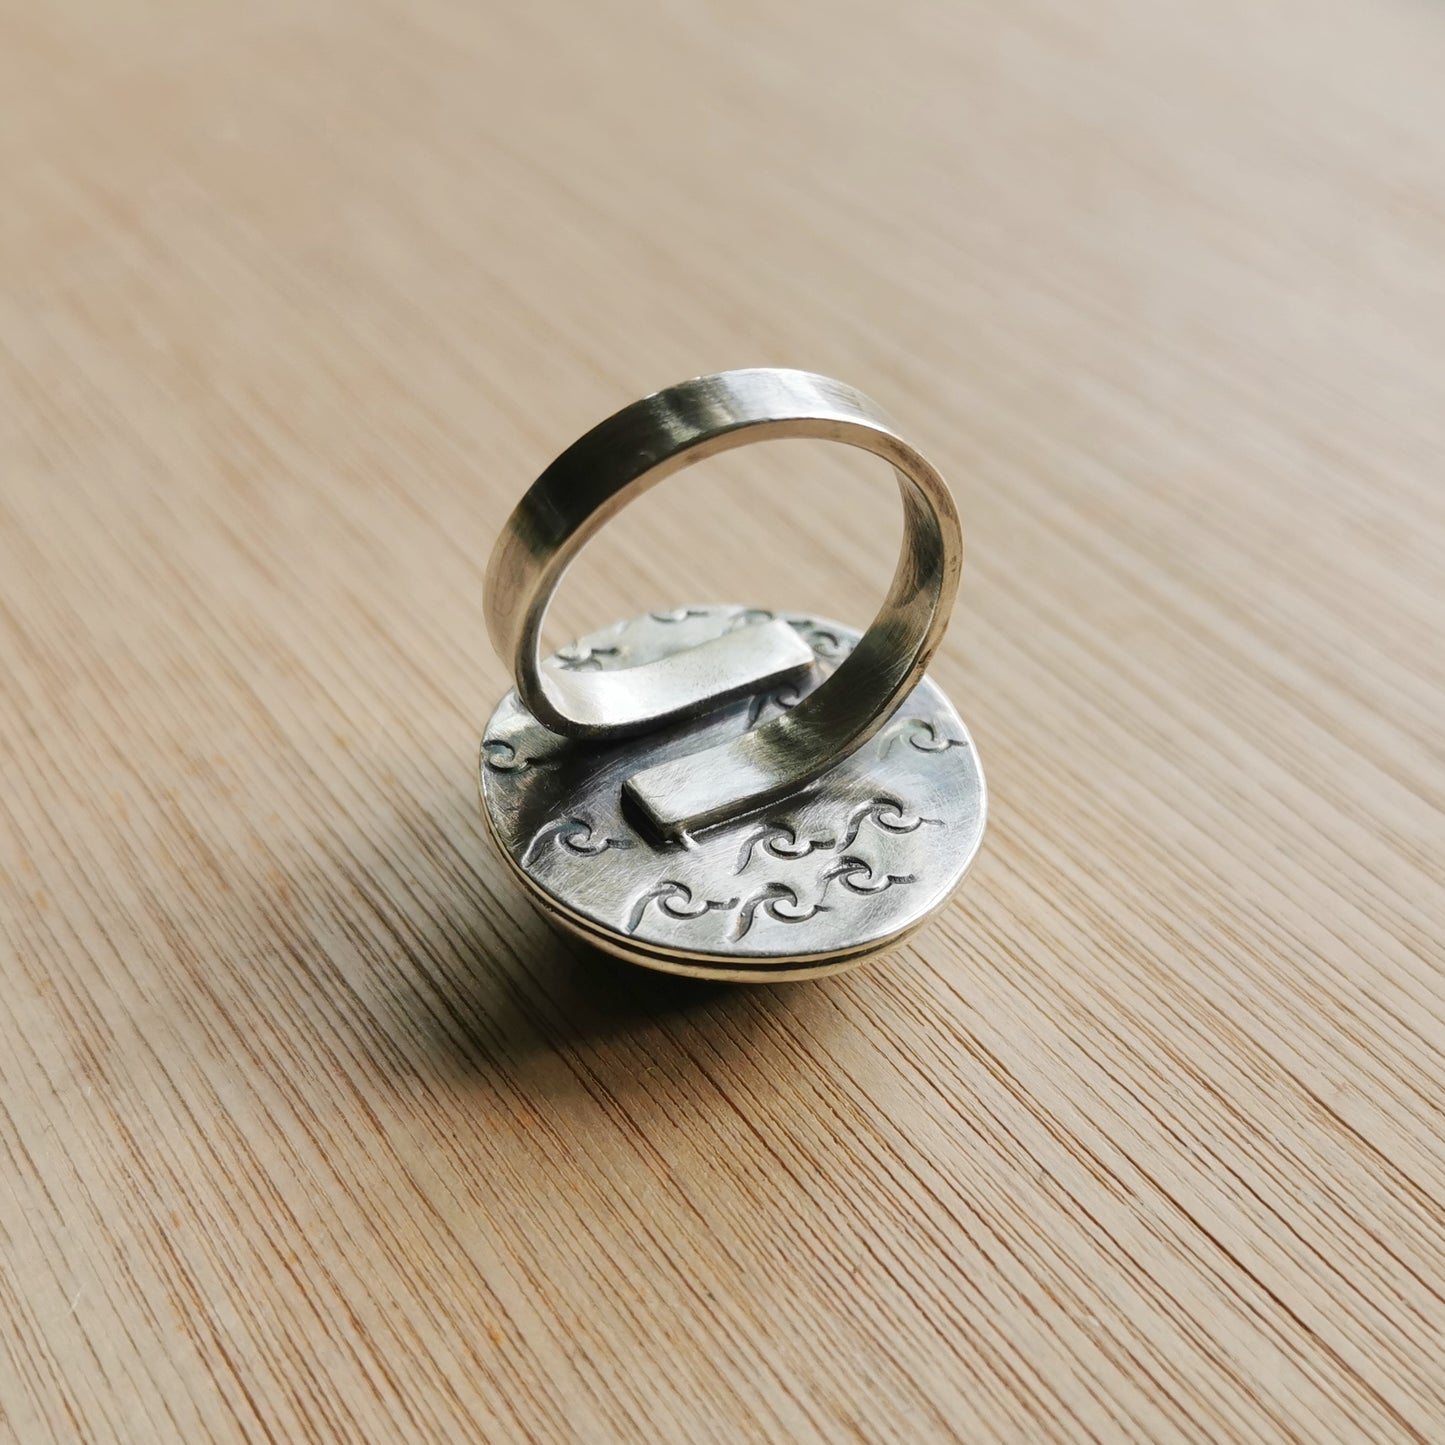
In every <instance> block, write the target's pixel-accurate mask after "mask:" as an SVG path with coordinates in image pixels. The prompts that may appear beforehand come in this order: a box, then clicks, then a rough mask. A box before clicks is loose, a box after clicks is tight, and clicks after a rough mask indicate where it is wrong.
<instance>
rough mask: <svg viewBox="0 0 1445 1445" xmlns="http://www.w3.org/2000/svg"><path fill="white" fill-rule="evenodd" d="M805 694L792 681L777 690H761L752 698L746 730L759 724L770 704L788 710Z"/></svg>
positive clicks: (782, 710) (795, 705)
mask: <svg viewBox="0 0 1445 1445" xmlns="http://www.w3.org/2000/svg"><path fill="white" fill-rule="evenodd" d="M802 700H803V694H802V693H801V692H799V691H798V689H797V688H796V687H794V686H793V685H792V684H791V683H788V684H786V685H785V686H783V687H780V688H778V689H777V690H776V691H775V692H760V693H758V694H756V695H755V696H754V698H753V700H752V704H751V705H750V706H749V708H748V720H747V725H746V730H747V731H751V730H752V729H753V728H755V727H756V726H757V725H758V720H759V719H760V718H761V717H762V715H763V714H764V713H765V712H766V711H767V710H768V708H769V706H772V707H775V708H777V709H778V710H779V711H780V712H787V710H788V709H789V708H792V707H797V705H798V704H799V703H800V702H802Z"/></svg>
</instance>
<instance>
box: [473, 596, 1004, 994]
mask: <svg viewBox="0 0 1445 1445" xmlns="http://www.w3.org/2000/svg"><path fill="white" fill-rule="evenodd" d="M774 615H776V616H778V617H780V618H782V620H783V621H785V622H787V623H789V624H790V625H791V626H792V627H793V628H794V629H795V630H796V631H797V632H798V633H799V634H800V635H801V636H802V637H803V638H804V640H805V641H806V642H807V643H808V644H809V646H810V647H811V648H812V650H813V654H814V657H815V659H816V664H815V666H814V667H813V669H812V672H811V673H810V674H809V675H808V676H806V677H804V678H803V679H802V680H801V681H799V682H797V683H793V684H785V685H783V686H781V687H779V688H778V689H777V690H775V691H774V692H771V693H769V694H766V695H761V696H758V697H753V698H744V699H742V700H740V701H736V702H733V703H729V704H726V705H724V706H722V707H720V708H719V709H718V710H717V711H715V712H711V713H709V714H708V715H707V716H706V717H704V718H700V719H696V720H693V721H689V722H685V723H680V724H677V725H675V726H672V727H667V728H662V729H659V730H658V731H656V732H652V733H648V734H646V735H645V736H642V737H633V738H628V739H626V740H623V741H620V742H615V743H607V744H598V743H596V742H586V741H575V740H573V739H569V738H563V737H559V736H558V735H557V734H555V733H552V732H549V731H548V730H547V729H546V728H544V727H542V725H541V724H540V723H538V722H537V721H536V719H535V718H533V717H532V715H531V714H530V713H529V712H528V711H527V710H526V709H525V708H524V707H523V706H522V704H521V703H520V702H519V701H518V699H517V695H516V693H515V692H510V693H508V694H507V696H506V697H505V698H503V699H502V702H501V704H500V705H499V706H498V708H497V710H496V712H495V713H493V714H492V718H491V721H490V722H489V723H488V725H487V731H486V735H485V737H484V739H483V742H482V755H481V787H482V805H483V811H484V813H485V814H486V818H487V822H488V824H489V825H490V828H491V832H492V836H493V837H494V839H495V840H496V842H497V845H498V847H499V848H500V850H501V852H502V855H503V857H504V858H506V860H507V861H508V862H509V863H510V864H511V865H512V867H513V869H514V870H515V871H516V872H517V874H518V875H519V876H520V877H521V879H522V881H523V882H524V883H525V884H526V885H527V887H528V888H529V889H531V891H532V892H533V893H534V894H535V895H536V897H537V899H538V901H539V902H540V903H541V904H542V906H543V907H544V908H545V910H546V911H547V912H548V913H549V914H550V915H551V916H552V917H554V918H555V919H556V920H557V921H558V922H560V923H562V924H563V925H564V926H566V927H568V928H570V929H571V930H573V931H574V932H575V933H577V934H579V935H581V936H582V937H583V938H585V939H587V940H588V941H589V942H591V943H594V944H596V945H597V946H598V947H599V948H604V949H606V950H608V951H609V952H611V953H615V954H617V955H619V956H620V957H622V958H626V959H629V960H631V961H632V962H634V963H641V964H645V965H646V966H648V967H651V968H659V969H664V970H667V971H669V972H673V973H685V974H693V975H697V976H701V977H705V978H724V979H733V980H753V979H793V978H810V977H814V976H816V975H818V974H822V973H830V972H834V971H836V970H839V969H842V968H847V967H849V966H850V965H851V964H854V963H858V962H861V960H862V959H864V958H866V957H867V956H868V955H869V954H872V953H876V952H878V951H879V950H881V949H884V948H887V947H890V946H892V945H894V944H896V943H899V942H901V941H902V939H903V938H905V937H906V936H907V935H908V934H909V933H911V932H912V931H913V930H914V929H916V928H917V927H919V925H920V924H922V923H923V922H924V921H925V920H926V919H927V918H928V917H929V915H930V914H931V913H933V912H934V910H936V909H937V908H938V907H939V906H940V905H941V904H942V903H943V902H944V901H945V900H946V899H947V898H948V896H949V894H951V893H952V892H953V890H954V888H955V887H956V886H957V885H958V883H959V881H960V880H961V879H962V877H963V875H964V874H965V873H966V872H967V871H968V867H969V865H970V864H971V863H972V862H973V858H974V855H975V853H977V851H978V845H979V842H980V840H981V839H982V837H983V827H984V814H985V806H986V805H985V793H984V782H983V773H982V771H981V770H980V768H979V764H978V758H977V756H976V754H975V751H974V747H973V741H972V739H971V738H970V737H969V734H968V730H967V729H966V728H965V727H964V725H963V723H962V721H961V720H960V718H959V716H958V713H957V712H956V711H955V710H954V707H953V704H952V703H950V702H949V701H948V699H947V698H946V697H945V696H944V695H943V693H942V692H940V691H939V689H938V688H937V687H936V686H935V685H934V684H933V683H932V682H931V681H930V680H929V679H928V678H924V680H923V681H922V682H921V683H919V685H918V686H917V687H916V688H915V689H914V690H913V692H912V693H911V694H910V695H909V697H908V698H907V700H906V701H905V702H904V703H903V705H902V706H901V707H900V708H899V709H898V711H897V712H896V713H895V714H894V716H893V717H892V718H891V719H890V720H889V722H888V723H887V724H886V725H885V726H884V727H883V728H882V730H881V731H880V732H879V733H878V734H877V735H876V736H875V737H873V738H872V739H870V740H869V741H868V742H867V743H865V744H864V745H863V746H862V747H861V748H859V749H858V751H857V752H855V753H853V754H852V755H851V756H850V757H847V758H844V759H843V760H842V761H841V762H839V763H837V764H836V765H835V766H834V767H832V768H830V769H829V770H828V772H826V773H825V774H823V776H822V777H821V778H819V779H817V780H816V781H815V782H814V783H813V784H812V785H811V786H810V787H809V788H807V789H806V790H805V791H803V792H802V793H799V794H798V795H796V796H795V797H792V798H790V799H788V800H787V801H785V802H783V803H780V804H777V805H776V806H774V807H771V808H769V809H766V810H765V811H763V812H761V813H757V814H753V815H751V816H749V817H746V818H743V819H740V820H738V821H735V822H730V823H724V824H722V825H720V826H717V827H713V828H709V829H707V830H706V831H704V832H701V833H698V834H696V835H694V836H692V837H690V838H688V839H686V840H685V841H683V842H678V843H657V842H654V841H652V840H650V839H649V838H647V837H645V836H644V835H643V834H642V833H640V832H639V831H638V829H637V828H636V827H634V826H633V824H632V822H631V821H629V819H628V817H627V816H625V815H624V811H623V805H622V791H621V790H622V784H623V782H624V780H625V779H627V778H628V777H629V776H631V775H632V774H633V773H635V772H637V771H639V770H640V769H642V768H646V767H650V766H652V765H653V764H654V763H660V762H663V761H665V760H669V759H673V758H682V757H686V756H688V755H690V754H692V753H696V752H699V751H701V750H702V749H704V748H707V747H710V746H712V745H713V744H716V743H720V742H723V741H725V740H727V739H728V738H731V737H735V736H737V734H738V733H739V732H741V731H743V730H744V729H746V728H751V727H754V726H756V725H757V724H758V723H760V722H765V721H767V720H768V719H770V718H773V717H776V716H777V715H778V713H779V712H780V711H781V710H783V709H786V708H789V707H793V706H795V705H796V704H797V702H798V701H799V699H800V698H801V697H803V696H805V695H806V694H807V693H808V692H810V691H811V690H812V689H813V688H815V687H817V686H819V685H820V684H821V683H822V682H823V680H824V679H825V678H826V677H827V676H828V675H829V673H831V672H832V671H833V669H834V668H836V667H837V666H838V665H839V663H840V662H841V661H842V660H843V658H845V657H846V656H847V655H848V652H849V651H850V650H851V648H852V647H853V646H854V644H855V643H856V642H857V641H858V638H859V635H860V634H859V633H858V632H856V631H855V630H853V629H852V628H848V627H843V626H840V625H838V624H836V623H832V622H825V621H820V620H818V619H816V618H810V617H804V616H800V615H796V614H793V613H778V614H773V613H768V612H763V611H761V610H759V609H756V608H744V607H681V608H676V609H674V610H672V611H669V612H654V613H649V614H647V615H646V616H643V617H637V618H633V619H632V620H631V621H628V622H619V623H615V624H614V625H613V626H611V627H608V628H605V629H604V630H602V631H601V632H594V633H592V634H590V635H589V636H587V637H584V638H582V639H581V640H580V641H578V642H575V643H572V644H571V645H570V646H568V647H564V648H562V649H560V650H559V651H558V652H556V653H554V654H553V655H552V656H551V657H549V658H547V659H546V660H545V661H544V662H543V664H542V666H543V667H544V668H559V669H587V670H598V669H614V668H627V667H633V666H637V665H639V664H641V663H645V662H651V661H654V660H655V659H657V658H660V657H664V656H666V655H668V654H669V653H673V652H677V651H679V650H681V649H683V648H688V647H694V646H696V645H697V644H698V643H701V642H705V641H708V640H710V639H712V638H715V637H718V636H720V635H722V634H723V633H724V632H728V631H734V630H736V629H738V628H741V627H747V626H749V625H752V624H754V623H756V622H761V621H765V620H767V619H769V618H770V617H772V616H774Z"/></svg>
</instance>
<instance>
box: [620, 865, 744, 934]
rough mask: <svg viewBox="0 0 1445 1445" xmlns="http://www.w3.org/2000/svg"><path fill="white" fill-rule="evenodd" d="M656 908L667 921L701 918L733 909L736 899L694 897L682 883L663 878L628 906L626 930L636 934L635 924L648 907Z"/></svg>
mask: <svg viewBox="0 0 1445 1445" xmlns="http://www.w3.org/2000/svg"><path fill="white" fill-rule="evenodd" d="M654 903H655V904H656V905H657V909H658V912H660V913H665V914H666V915H667V916H668V917H669V918H678V919H689V918H701V917H702V916H703V915H704V914H705V913H710V912H712V911H713V910H714V909H721V910H723V911H724V912H726V911H728V910H730V909H733V908H736V907H737V906H738V900H737V899H736V898H729V899H727V900H726V901H724V900H721V899H716V898H697V899H695V898H694V897H693V894H692V889H691V888H689V887H688V886H687V884H686V883H679V882H677V880H676V879H673V878H665V879H664V880H663V881H662V882H661V883H659V884H657V886H656V887H654V888H649V889H648V890H647V892H646V893H644V894H642V895H641V896H640V897H639V898H637V899H635V900H634V902H633V904H632V914H631V916H630V917H629V918H628V920H627V931H628V932H629V933H636V932H637V928H638V925H639V924H640V923H641V922H642V920H643V918H644V917H645V916H646V914H647V910H648V908H649V907H650V906H651V905H652V904H654Z"/></svg>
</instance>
